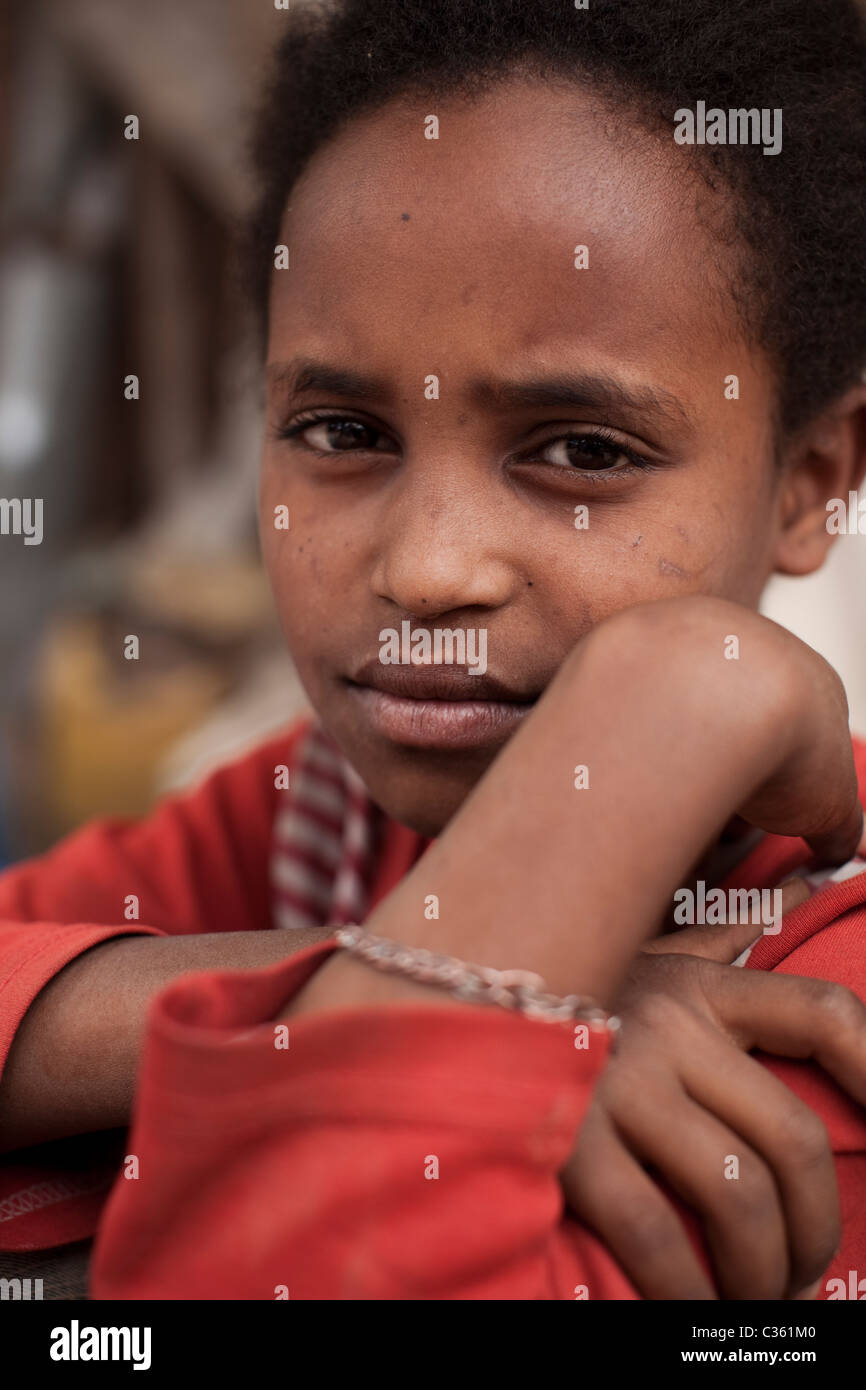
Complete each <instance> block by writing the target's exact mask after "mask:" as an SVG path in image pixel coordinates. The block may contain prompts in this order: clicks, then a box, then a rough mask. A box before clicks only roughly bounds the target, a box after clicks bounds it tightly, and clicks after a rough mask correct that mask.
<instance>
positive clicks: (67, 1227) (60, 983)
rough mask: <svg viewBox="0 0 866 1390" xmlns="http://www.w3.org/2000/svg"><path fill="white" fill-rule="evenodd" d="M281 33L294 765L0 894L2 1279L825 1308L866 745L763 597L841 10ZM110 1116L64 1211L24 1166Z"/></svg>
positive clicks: (267, 155)
mask: <svg viewBox="0 0 866 1390" xmlns="http://www.w3.org/2000/svg"><path fill="white" fill-rule="evenodd" d="M285 22H286V25H287V33H286V36H285V40H284V42H283V43H282V45H281V47H280V49H279V51H278V54H277V61H276V72H275V78H274V81H273V83H272V85H271V88H270V91H269V94H268V96H267V99H266V102H265V105H264V107H263V113H262V117H261V121H260V125H259V133H258V138H257V151H258V160H259V167H260V171H261V174H262V180H263V195H262V200H261V204H260V207H259V209H258V212H257V215H256V219H255V223H254V234H253V239H252V250H251V258H252V267H253V282H254V285H255V287H256V289H257V292H258V293H259V294H260V295H261V298H262V303H263V306H264V305H265V303H266V306H267V348H266V381H267V393H268V404H267V426H266V439H265V444H264V450H263V462H262V483H261V497H260V518H261V535H262V543H263V551H264V556H265V561H266V564H267V567H268V570H269V573H270V576H271V580H272V584H273V588H274V592H275V595H276V600H277V604H278V607H279V611H280V616H281V619H282V622H283V626H284V629H285V632H286V637H287V640H288V642H289V645H290V647H291V650H292V653H293V655H294V657H295V660H296V662H297V665H298V669H299V671H300V674H301V677H302V679H303V682H304V684H305V687H306V690H307V692H308V694H309V697H310V700H311V703H312V704H313V706H314V708H315V711H316V720H315V722H306V723H304V724H302V725H301V726H299V727H298V728H296V729H294V730H293V731H292V732H291V733H290V734H288V735H287V736H285V737H283V738H280V739H278V740H276V741H274V742H272V743H269V744H267V745H266V746H265V747H264V748H262V749H261V750H259V751H258V752H257V753H256V754H254V755H253V756H251V757H249V758H247V759H245V760H244V761H243V762H241V763H240V764H238V765H236V766H234V767H233V768H230V769H227V770H226V771H224V772H222V773H220V774H217V776H216V777H215V778H212V779H211V781H210V782H209V783H207V784H206V785H205V786H204V787H203V788H202V789H200V790H199V791H198V792H197V793H195V794H193V795H191V796H187V797H182V798H178V799H175V800H173V801H171V802H168V803H167V804H166V805H164V806H163V807H162V808H160V809H159V810H158V811H157V812H156V813H155V814H154V816H152V817H151V818H150V819H149V820H147V821H145V822H144V823H143V824H141V825H135V826H130V825H119V824H105V823H102V824H99V825H96V826H94V827H91V828H89V829H87V830H85V831H83V832H80V833H79V834H78V835H76V836H74V837H72V838H71V839H70V840H69V841H68V842H66V844H65V845H62V846H60V847H59V848H58V849H57V850H55V851H54V852H53V854H51V855H49V856H47V857H46V858H45V859H44V860H42V861H39V862H36V863H34V864H31V865H25V866H23V867H22V868H19V869H17V870H15V871H13V872H12V873H10V874H8V875H7V876H6V877H5V879H4V880H3V883H2V890H0V914H2V917H3V919H4V921H5V924H6V925H5V926H4V928H3V933H2V942H3V945H2V954H0V961H2V966H3V977H4V980H5V985H4V990H5V993H4V995H2V996H0V999H3V1001H4V1003H3V1020H4V1029H5V1044H6V1046H7V1047H9V1048H10V1050H9V1055H8V1061H7V1064H6V1070H5V1071H4V1073H3V1077H2V1081H0V1122H2V1125H3V1134H4V1144H5V1148H6V1150H7V1154H8V1157H9V1161H10V1164H11V1165H12V1168H11V1171H12V1173H13V1178H12V1179H11V1181H12V1182H13V1184H14V1187H13V1189H12V1195H14V1196H17V1197H18V1198H19V1200H18V1209H17V1213H16V1209H15V1203H14V1202H13V1203H12V1208H11V1210H12V1216H10V1218H9V1219H8V1220H7V1223H6V1230H7V1231H8V1236H7V1242H8V1244H9V1245H10V1246H12V1245H14V1244H15V1242H16V1241H17V1244H18V1248H24V1247H25V1246H28V1245H29V1246H31V1247H32V1246H35V1245H40V1244H41V1245H43V1246H44V1245H51V1244H57V1243H60V1241H62V1240H72V1239H76V1238H79V1237H81V1236H84V1235H87V1234H89V1233H91V1232H92V1231H93V1230H94V1228H95V1227H96V1226H97V1222H98V1228H97V1245H96V1254H95V1261H94V1266H93V1284H92V1287H93V1292H94V1294H95V1296H96V1297H98V1298H136V1297H151V1298H152V1297H157V1298H202V1297H204V1298H212V1297H218V1298H232V1297H237V1298H274V1297H292V1298H299V1297H300V1298H342V1297H358V1298H556V1299H563V1298H569V1299H570V1298H574V1297H590V1298H596V1299H597V1298H618V1297H632V1298H633V1297H647V1298H671V1297H675V1298H688V1299H695V1298H696V1299H705V1298H714V1297H722V1298H748V1297H760V1298H778V1297H808V1296H815V1295H816V1294H817V1295H818V1296H833V1295H834V1294H835V1293H836V1291H837V1284H838V1281H839V1280H842V1281H847V1280H848V1273H849V1271H850V1270H855V1271H856V1270H858V1269H862V1268H863V1267H864V1262H866V1216H864V1211H866V1203H864V1200H863V1198H864V1195H866V1119H864V1111H863V1108H862V1107H863V1105H864V1104H866V1028H864V1022H866V1015H864V1008H863V1004H862V1003H861V1002H860V999H861V998H862V997H863V995H864V992H866V955H864V951H863V947H862V931H858V928H862V926H863V925H866V879H864V877H863V876H862V875H861V874H860V870H861V869H862V868H863V867H864V864H863V861H862V860H861V859H860V858H858V857H856V852H857V850H858V846H859V849H860V851H861V852H862V851H866V841H864V839H863V814H862V811H861V808H860V803H859V799H858V784H857V769H858V768H859V772H860V776H861V778H862V777H863V776H864V775H866V753H864V751H863V750H862V749H861V748H860V747H859V746H858V747H857V748H856V749H855V753H854V754H853V755H852V745H851V740H850V736H849V734H848V729H847V710H846V704H845V698H844V693H843V691H842V689H841V686H840V684H839V681H838V679H837V678H836V676H835V675H834V673H833V672H832V671H831V670H830V669H829V667H827V665H826V664H825V663H824V662H823V661H822V660H821V659H820V658H819V657H818V656H817V655H816V654H815V653H814V652H813V651H811V650H810V649H809V648H807V647H806V646H804V645H803V644H802V643H800V642H798V641H797V640H796V639H795V638H793V637H792V636H791V635H790V634H789V633H787V632H785V631H784V630H783V629H781V628H779V627H777V626H776V625H774V624H772V623H770V622H768V621H767V620H766V619H763V618H761V617H760V616H758V613H757V607H758V603H759V600H760V596H761V592H762V590H763V587H764V585H765V583H766V581H767V579H768V577H769V576H770V574H771V573H773V572H774V571H779V572H783V573H788V574H805V573H809V572H811V571H813V570H815V569H816V568H817V567H818V566H820V564H821V563H822V561H823V559H824V557H825V555H826V553H827V551H828V549H829V546H830V544H831V540H832V537H831V536H830V534H829V533H828V527H827V524H826V520H827V512H828V504H831V503H832V499H834V498H838V497H847V495H848V491H849V490H850V489H853V488H856V487H857V485H858V484H859V481H860V479H861V477H862V474H863V470H864V466H866V386H864V383H863V380H862V371H863V366H864V362H866V283H864V275H863V270H862V262H861V251H862V246H863V244H864V240H866V237H864V233H866V225H864V223H866V212H864V204H863V199H862V188H863V173H864V161H866V95H864V83H863V73H864V56H866V48H864V40H863V34H862V28H861V25H860V22H859V18H858V13H857V11H856V10H855V8H854V6H853V4H852V3H849V0H833V3H832V4H828V5H826V6H824V7H823V8H822V10H821V13H820V15H818V14H817V13H816V11H815V10H814V7H809V6H803V5H801V4H800V3H799V0H759V2H758V3H756V0H732V3H730V4H728V5H727V6H726V7H724V8H723V9H722V10H721V11H720V10H719V7H718V6H717V5H716V4H714V3H713V4H711V3H709V2H708V0H707V3H704V0H697V2H696V0H690V3H689V4H688V6H686V5H685V4H683V3H680V0H660V3H657V4H654V5H652V6H647V5H646V4H644V3H641V0H593V4H592V6H591V8H588V9H586V10H582V9H578V8H577V7H570V6H568V5H566V4H564V3H561V0H532V3H526V0H501V2H500V3H497V4H496V5H493V4H487V3H486V2H485V0H479V3H473V4H471V5H466V4H465V3H463V0H417V3H416V0H401V3H400V4H399V5H397V4H393V3H390V0H364V3H363V4H362V3H361V0H339V2H338V3H336V4H332V5H329V6H328V7H315V8H303V9H296V10H293V11H292V12H291V13H290V14H289V15H288V16H286V17H285ZM698 103H703V107H702V108H701V110H702V111H703V112H704V114H705V116H706V112H707V111H708V110H709V111H711V112H713V111H715V112H718V113H720V114H721V116H722V117H724V120H721V119H720V118H719V117H717V116H714V117H712V120H711V121H710V122H708V121H707V120H706V119H705V120H704V122H703V124H701V123H700V122H698V121H697V117H696V119H695V121H694V122H692V125H691V127H690V125H689V122H688V120H687V119H686V117H685V116H684V114H683V113H684V112H689V111H691V112H694V113H697V112H698V109H699V108H698ZM752 109H754V110H755V111H756V112H757V113H758V116H759V117H760V116H761V113H762V112H765V111H766V112H768V113H771V114H772V118H773V119H772V131H773V140H772V142H771V143H770V144H769V145H768V144H766V143H764V142H763V140H762V132H763V130H764V128H765V126H766V127H767V128H768V129H769V128H770V125H769V123H768V122H764V121H763V119H762V118H761V119H758V120H755V121H753V120H752V119H751V118H750V117H749V116H748V112H749V111H751V110H752ZM740 112H743V113H745V115H744V117H743V119H740V116H739V114H738V113H740ZM777 113H781V117H779V116H778V114H777ZM690 128H691V129H693V130H694V131H695V143H689V142H688V141H687V140H686V139H684V138H683V134H684V132H686V133H687V132H688V130H689V129H690ZM711 129H712V134H713V137H714V138H713V139H712V140H711V139H710V138H709V135H710V130H711ZM698 130H700V132H701V134H703V136H704V142H703V143H699V142H698V141H699V136H698V134H697V132H698ZM734 132H736V136H737V141H738V143H733V140H732V139H729V137H731V136H733V134H734ZM722 134H724V137H725V138H724V140H722V139H721V135H722ZM752 137H754V138H752ZM470 654H471V655H470ZM819 863H824V864H827V865H830V866H835V865H839V864H842V865H843V866H844V867H843V869H842V870H841V871H837V872H835V873H831V874H830V882H829V885H827V884H826V882H825V880H826V877H827V875H826V874H825V875H823V877H822V876H821V875H818V876H816V874H815V869H816V866H817V864H819ZM804 875H805V878H804ZM783 882H786V883H787V886H786V887H785V889H784V897H783V900H782V903H781V908H782V909H784V910H785V916H784V920H783V921H782V920H781V913H774V914H773V916H772V918H771V919H770V920H762V921H758V919H757V918H756V917H755V916H754V914H753V913H751V912H741V911H740V909H739V907H735V908H734V909H733V910H731V909H729V908H727V909H726V910H725V911H719V912H717V913H716V914H715V916H714V917H708V924H700V923H699V924H697V925H694V926H690V927H686V928H685V929H682V930H680V929H679V928H680V927H681V923H682V918H681V917H680V918H678V917H677V915H676V913H675V912H674V911H673V910H672V908H673V902H674V896H675V895H676V897H677V901H682V900H683V899H682V894H683V893H684V892H685V893H687V894H688V893H690V892H692V890H693V889H694V894H698V893H699V892H701V893H704V894H705V896H706V889H707V888H708V887H710V888H711V887H712V886H713V885H719V886H720V887H721V888H722V895H721V896H722V900H723V902H724V903H725V904H730V903H731V902H736V903H737V904H741V903H742V902H743V901H745V900H746V899H745V894H744V896H743V897H741V898H735V899H734V898H732V897H731V894H732V893H736V891H737V890H753V889H773V890H775V889H776V888H777V887H778V886H779V885H780V884H781V883H783ZM813 889H814V890H819V891H815V892H811V890H813ZM810 892H811V895H810ZM131 893H132V894H135V895H136V896H137V897H138V898H139V900H140V916H141V922H142V923H144V924H145V925H144V926H142V925H141V923H136V924H135V925H134V927H130V926H129V925H128V924H127V925H123V919H122V904H123V902H124V901H125V899H126V897H127V895H129V894H131ZM695 900H696V898H695ZM715 901H716V902H718V900H715ZM359 922H363V923H364V928H363V929H356V927H355V925H354V924H357V923H359ZM119 923H120V925H119ZM756 923H757V925H756ZM271 927H277V928H285V929H288V930H289V931H290V932H292V933H293V935H292V936H287V935H286V934H284V931H282V930H276V931H268V930H262V929H263V928H271ZM335 929H337V932H338V934H337V935H336V936H335V935H334V931H335ZM133 933H135V934H137V939H132V940H130V939H128V938H129V936H130V935H131V934H133ZM311 942H312V943H313V944H310V943H311ZM393 943H398V944H399V949H397V948H395V947H394V945H393ZM299 947H304V949H302V950H300V951H299V952H298V950H297V948H299ZM443 956H444V957H447V958H448V959H447V961H445V962H443V959H442V957H443ZM743 964H745V965H746V967H747V968H746V969H742V968H737V967H741V966H742V965H743ZM251 966H257V967H259V968H258V969H257V970H252V971H250V969H249V967H251ZM374 966H379V967H384V968H382V969H379V970H376V969H374ZM196 968H201V969H203V970H204V971H205V973H202V974H196V975H190V974H189V972H190V971H191V970H194V969H196ZM217 972H218V973H217ZM515 972H516V973H515ZM613 1039H616V1043H615V1045H614V1042H613ZM754 1049H760V1050H761V1055H760V1056H757V1057H756V1056H752V1055H750V1053H751V1052H752V1051H753V1050H754ZM767 1054H773V1056H772V1057H770V1056H768V1055H767ZM810 1058H811V1059H812V1060H811V1061H810V1060H808V1059H810ZM785 1059H787V1060H785ZM792 1059H793V1060H792ZM796 1059H800V1060H796ZM133 1088H134V1090H135V1109H134V1116H133V1127H132V1131H131V1134H130V1136H129V1138H128V1139H127V1140H126V1144H125V1148H124V1154H123V1156H124V1158H125V1163H124V1168H123V1174H122V1176H120V1177H118V1178H117V1179H116V1181H114V1186H113V1189H112V1191H111V1193H110V1196H109V1198H108V1201H107V1204H105V1189H106V1187H107V1186H108V1185H109V1183H110V1182H111V1181H112V1179H113V1178H114V1176H115V1173H116V1166H115V1167H114V1168H112V1167H111V1161H110V1155H107V1154H106V1155H102V1157H103V1160H104V1163H105V1165H106V1166H105V1168H104V1169H102V1170H100V1169H99V1168H98V1166H97V1165H96V1164H95V1161H94V1159H93V1155H92V1153H91V1152H90V1151H88V1155H87V1162H86V1163H85V1164H83V1166H82V1167H81V1169H80V1171H79V1173H78V1176H77V1177H76V1178H74V1179H73V1178H71V1177H70V1164H71V1160H70V1158H69V1156H68V1154H69V1150H68V1148H67V1149H66V1150H65V1151H64V1156H63V1162H62V1164H60V1163H59V1160H55V1163H54V1165H53V1166H52V1167H50V1168H44V1169H42V1170H37V1169H36V1168H34V1167H33V1165H32V1164H30V1163H29V1160H28V1163H27V1164H25V1165H24V1168H23V1171H22V1166H21V1160H20V1159H19V1158H18V1156H17V1155H16V1152H15V1151H16V1150H20V1149H21V1148H22V1147H23V1146H24V1145H28V1144H34V1143H36V1142H45V1141H47V1140H58V1139H64V1140H66V1141H67V1142H68V1138H69V1136H75V1135H91V1134H93V1133H94V1132H97V1131H103V1130H106V1129H108V1128H110V1127H112V1126H120V1125H123V1124H125V1123H126V1122H127V1120H128V1116H129V1112H130V1105H131V1101H132V1095H133ZM44 1153H45V1151H44V1150H43V1154H44ZM16 1163H17V1164H18V1166H17V1168H16V1167H15V1164H16ZM58 1166H60V1167H62V1172H63V1175H64V1176H63V1181H64V1182H65V1183H66V1187H65V1188H64V1189H63V1191H62V1192H61V1193H60V1196H59V1197H57V1189H56V1187H55V1188H54V1189H51V1190H52V1191H53V1192H54V1194H55V1196H54V1198H53V1199H52V1200H51V1201H50V1202H45V1201H42V1202H41V1203H40V1201H39V1200H38V1199H34V1200H36V1207H35V1208H34V1207H32V1206H31V1208H30V1209H27V1202H26V1201H24V1202H23V1203H22V1201H21V1200H20V1198H21V1193H22V1192H24V1193H28V1192H29V1193H32V1192H33V1191H34V1190H36V1189H38V1188H39V1182H38V1181H37V1179H43V1180H44V1179H46V1178H47V1177H49V1176H50V1177H52V1178H54V1179H56V1175H57V1167H58ZM43 1191H44V1187H43ZM563 1194H564V1198H565V1201H563ZM22 1206H23V1208H24V1209H23V1210H22V1209H21V1208H22ZM845 1287H846V1288H847V1287H848V1284H847V1282H846V1283H845Z"/></svg>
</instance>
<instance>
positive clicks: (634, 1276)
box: [560, 1106, 717, 1300]
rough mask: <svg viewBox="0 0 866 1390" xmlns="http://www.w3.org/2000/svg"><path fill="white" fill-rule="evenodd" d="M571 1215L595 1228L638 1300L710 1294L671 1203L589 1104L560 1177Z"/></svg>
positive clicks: (605, 1119) (708, 1296) (706, 1296)
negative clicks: (633, 1287) (631, 1285)
mask: <svg viewBox="0 0 866 1390" xmlns="http://www.w3.org/2000/svg"><path fill="white" fill-rule="evenodd" d="M560 1181H561V1183H562V1189H563V1192H564V1194H565V1198H566V1201H567V1202H568V1205H569V1207H570V1208H571V1211H572V1212H573V1213H574V1215H575V1216H576V1217H577V1218H578V1219H579V1220H580V1221H582V1222H583V1223H584V1225H586V1226H589V1227H590V1228H591V1229H592V1230H594V1231H595V1232H596V1233H597V1235H598V1236H599V1238H600V1239H601V1240H602V1241H604V1244H605V1245H606V1246H607V1248H608V1250H609V1251H610V1252H611V1254H612V1255H613V1256H614V1258H615V1259H616V1260H618V1261H619V1263H620V1264H621V1265H622V1268H623V1270H624V1271H625V1273H626V1274H627V1275H628V1277H629V1278H630V1279H631V1281H632V1283H633V1284H634V1286H635V1288H636V1289H637V1290H638V1291H639V1293H640V1294H641V1296H642V1297H643V1298H650V1299H689V1300H693V1299H704V1300H706V1299H715V1298H716V1296H717V1295H716V1293H715V1291H714V1289H713V1285H712V1281H711V1280H710V1279H709V1278H708V1276H707V1274H706V1273H705V1271H704V1270H703V1268H702V1267H701V1263H700V1260H699V1259H698V1257H697V1255H696V1254H695V1251H694V1249H693V1247H692V1244H691V1241H690V1240H689V1238H688V1235H687V1234H686V1231H685V1228H684V1226H683V1224H682V1222H681V1221H680V1219H679V1217H678V1216H677V1213H676V1211H675V1210H674V1208H673V1206H672V1205H671V1203H670V1202H669V1201H668V1199H667V1198H666V1197H665V1196H664V1194H663V1193H662V1192H661V1191H660V1189H659V1188H658V1186H657V1185H656V1184H655V1183H654V1182H653V1180H652V1178H651V1177H650V1176H649V1175H648V1174H647V1173H646V1172H645V1171H644V1169H643V1168H642V1167H641V1166H640V1164H639V1163H638V1162H637V1161H636V1160H635V1159H634V1158H633V1157H632V1155H631V1154H630V1153H629V1152H628V1150H627V1149H626V1148H625V1146H624V1144H623V1142H622V1140H621V1139H620V1138H619V1136H618V1135H617V1133H616V1130H615V1129H614V1127H613V1125H612V1124H611V1123H610V1121H609V1119H608V1117H607V1116H606V1115H605V1113H604V1111H603V1110H602V1109H600V1108H599V1107H597V1106H595V1107H593V1108H592V1109H591V1110H590V1112H589V1114H588V1115H587V1117H586V1119H585V1120H584V1123H583V1125H582V1126H581V1130H580V1135H579V1137H578V1143H577V1148H576V1150H575V1152H574V1154H573V1155H572V1157H571V1158H570V1159H569V1162H568V1164H567V1165H566V1167H565V1168H564V1169H563V1172H562V1173H561V1175H560Z"/></svg>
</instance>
